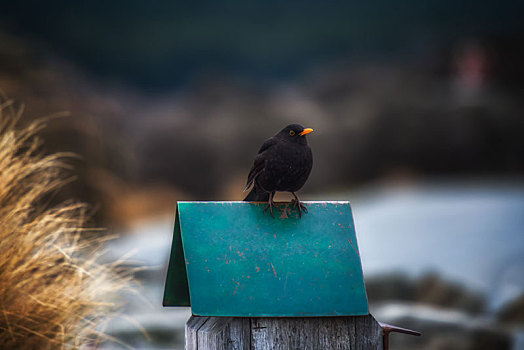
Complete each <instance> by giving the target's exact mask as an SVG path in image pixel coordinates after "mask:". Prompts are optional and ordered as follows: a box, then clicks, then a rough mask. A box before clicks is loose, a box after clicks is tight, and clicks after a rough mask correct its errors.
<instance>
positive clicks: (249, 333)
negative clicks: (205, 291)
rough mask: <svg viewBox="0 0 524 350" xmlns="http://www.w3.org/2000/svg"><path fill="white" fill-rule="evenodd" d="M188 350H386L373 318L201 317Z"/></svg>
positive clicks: (194, 322)
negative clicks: (383, 348)
mask: <svg viewBox="0 0 524 350" xmlns="http://www.w3.org/2000/svg"><path fill="white" fill-rule="evenodd" d="M185 349H186V350H214V349H218V350H230V349H231V350H288V349H291V350H293V349H297V350H299V349H300V350H303V349H307V350H317V349H318V350H331V349H337V350H338V349H340V350H343V349H344V350H345V349H350V350H364V349H366V350H369V349H382V329H381V328H380V325H379V324H378V322H377V321H376V320H375V319H374V318H373V316H371V315H368V316H352V317H305V318H292V317H281V318H280V317H279V318H264V317H252V318H247V317H246V318H241V317H199V316H192V317H191V318H190V319H189V321H188V322H187V324H186V347H185Z"/></svg>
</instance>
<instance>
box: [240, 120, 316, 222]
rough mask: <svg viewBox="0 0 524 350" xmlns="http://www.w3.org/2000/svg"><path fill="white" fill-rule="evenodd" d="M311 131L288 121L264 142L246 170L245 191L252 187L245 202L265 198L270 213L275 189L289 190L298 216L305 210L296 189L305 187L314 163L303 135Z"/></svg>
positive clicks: (260, 200)
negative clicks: (286, 124)
mask: <svg viewBox="0 0 524 350" xmlns="http://www.w3.org/2000/svg"><path fill="white" fill-rule="evenodd" d="M312 131H313V129H309V128H307V129H305V128H304V127H303V126H301V125H298V124H291V125H288V126H286V127H285V128H284V129H282V131H280V132H279V133H278V134H276V135H275V136H273V137H271V138H270V139H268V140H266V142H264V144H263V145H262V147H260V150H259V151H258V154H257V156H256V157H255V161H254V162H253V166H252V167H251V170H250V171H249V175H248V177H247V185H246V188H245V189H244V191H247V190H248V189H249V188H250V187H251V186H252V187H253V188H252V189H251V192H249V194H248V195H247V197H246V198H244V201H259V202H262V201H263V202H265V201H267V202H268V205H267V207H266V210H267V209H268V208H269V212H270V213H271V216H273V206H274V205H275V202H273V197H274V196H275V192H276V191H281V192H291V193H292V194H293V196H294V197H295V199H294V200H293V204H294V205H295V206H296V207H297V208H298V214H299V216H300V217H302V211H304V212H305V213H307V208H306V206H305V205H304V204H302V203H301V202H300V200H299V199H298V197H297V195H296V194H295V192H296V191H298V190H299V189H301V188H302V186H304V184H305V183H306V180H307V178H308V177H309V173H310V172H311V168H312V166H313V154H312V153H311V148H309V146H308V144H307V140H306V135H307V134H309V133H310V132H312Z"/></svg>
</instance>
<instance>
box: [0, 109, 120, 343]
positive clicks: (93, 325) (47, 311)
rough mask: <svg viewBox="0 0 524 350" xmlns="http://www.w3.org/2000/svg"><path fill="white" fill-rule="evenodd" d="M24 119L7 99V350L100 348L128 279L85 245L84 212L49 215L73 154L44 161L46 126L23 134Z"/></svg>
mask: <svg viewBox="0 0 524 350" xmlns="http://www.w3.org/2000/svg"><path fill="white" fill-rule="evenodd" d="M21 113H22V112H21V109H20V108H14V107H13V104H12V102H11V101H6V100H2V99H0V348H1V349H70V348H79V347H83V346H86V345H95V344H96V343H97V342H99V341H101V340H103V339H104V336H103V334H102V331H103V325H104V322H105V321H107V317H108V314H109V312H111V310H114V309H115V308H114V306H115V304H114V302H113V299H112V296H114V295H115V293H116V292H117V291H121V290H122V288H123V287H124V286H125V285H126V277H124V276H122V275H119V274H117V273H116V268H115V265H100V264H98V263H97V262H96V261H97V258H98V256H99V255H100V254H101V253H100V251H99V250H97V249H96V246H97V245H98V244H99V243H100V242H101V241H100V239H98V240H96V241H95V240H92V239H83V237H82V236H83V234H84V233H85V232H86V231H87V229H85V228H83V227H84V220H85V206H84V205H82V204H77V203H67V204H63V205H61V206H59V207H53V208H46V205H45V201H47V200H48V199H49V197H50V196H52V194H53V192H56V190H57V189H58V188H59V187H60V186H61V185H62V184H63V183H64V179H63V176H62V175H61V174H62V170H63V168H65V167H67V164H66V163H64V157H65V156H66V154H51V155H42V154H41V153H40V151H39V146H40V142H39V140H38V138H37V137H36V136H35V134H36V133H37V132H38V131H39V130H40V129H41V128H42V127H43V126H44V124H43V122H42V121H40V122H34V123H32V124H30V126H28V127H26V128H25V129H22V130H17V129H16V127H15V123H16V121H17V119H19V117H20V114H21ZM90 237H93V235H90Z"/></svg>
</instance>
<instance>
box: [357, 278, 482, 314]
mask: <svg viewBox="0 0 524 350" xmlns="http://www.w3.org/2000/svg"><path fill="white" fill-rule="evenodd" d="M366 289H367V293H368V298H369V300H370V302H371V303H380V302H384V301H410V302H416V303H420V304H426V305H434V306H440V307H445V308H451V309H456V310H461V311H465V312H467V313H471V314H480V313H482V312H483V311H484V309H485V301H484V298H483V297H482V296H481V295H480V294H477V293H474V292H472V291H470V290H468V289H466V288H465V287H463V286H460V285H458V284H456V283H453V282H450V281H446V280H444V279H442V278H441V277H440V276H439V275H437V274H435V273H429V274H425V275H423V276H421V277H420V278H418V279H414V278H409V277H408V276H406V275H403V274H390V275H381V276H376V277H373V278H368V279H366Z"/></svg>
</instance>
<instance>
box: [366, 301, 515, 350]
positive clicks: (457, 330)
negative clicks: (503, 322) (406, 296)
mask: <svg viewBox="0 0 524 350" xmlns="http://www.w3.org/2000/svg"><path fill="white" fill-rule="evenodd" d="M372 313H373V315H374V316H375V317H376V318H377V320H379V321H381V322H386V323H389V324H393V325H396V326H399V327H404V328H409V329H413V330H416V331H419V332H421V333H422V336H420V337H414V336H409V335H405V334H395V333H393V334H392V335H390V349H391V350H397V349H398V350H400V349H403V350H405V349H410V350H422V349H424V350H441V349H446V350H454V349H457V350H479V349H482V350H484V349H486V350H488V349H490V350H491V349H497V350H506V349H507V350H509V349H511V348H512V343H513V336H512V334H511V333H510V332H509V330H505V329H503V328H501V327H500V326H498V325H496V324H493V323H491V321H490V320H489V319H487V318H485V317H472V316H470V315H468V314H467V313H465V312H461V311H456V310H453V309H444V308H440V307H433V306H421V305H417V304H412V303H383V304H381V305H376V306H375V307H374V308H372Z"/></svg>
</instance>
